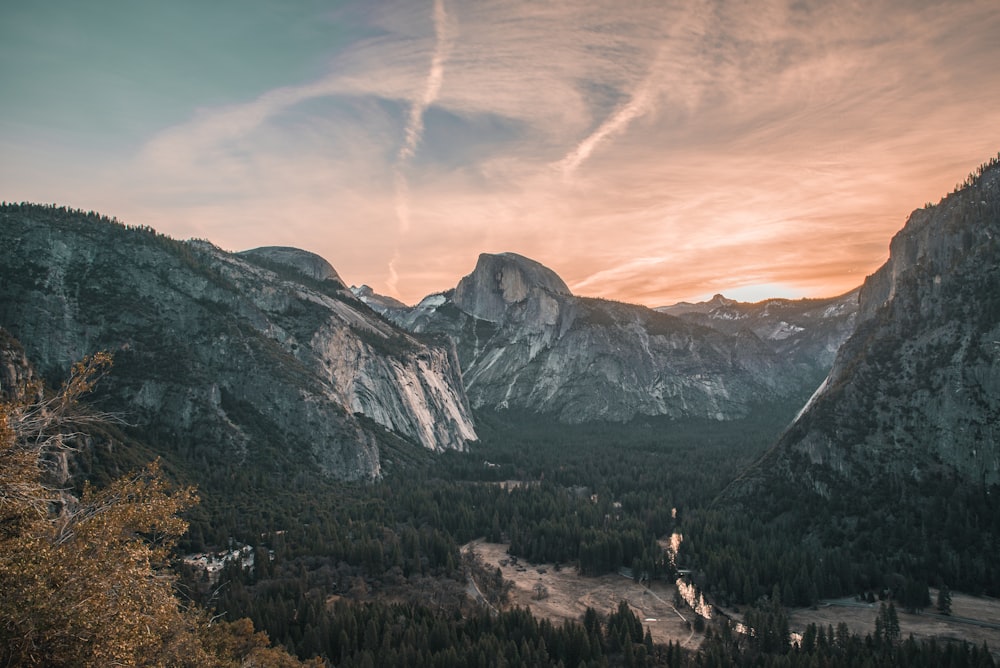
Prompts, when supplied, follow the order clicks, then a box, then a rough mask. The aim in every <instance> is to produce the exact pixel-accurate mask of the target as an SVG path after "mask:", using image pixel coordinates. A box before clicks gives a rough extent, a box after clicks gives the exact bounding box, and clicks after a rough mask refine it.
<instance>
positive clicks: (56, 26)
mask: <svg viewBox="0 0 1000 668" xmlns="http://www.w3.org/2000/svg"><path fill="white" fill-rule="evenodd" d="M0 18H2V20H0V54H2V57H0V83H2V84H3V87H4V91H5V93H4V96H3V97H2V99H0V152H2V154H3V155H4V159H3V160H2V161H0V199H4V200H7V201H36V202H53V203H56V204H60V205H66V206H70V207H74V208H81V209H93V210H97V211H100V212H101V213H104V214H107V215H113V216H116V217H118V218H119V219H121V220H123V221H125V222H127V223H129V224H134V225H150V226H152V227H154V228H156V229H157V230H158V231H160V232H163V233H165V234H169V235H171V236H173V237H176V238H188V237H200V238H206V239H208V240H210V241H212V242H213V243H215V244H217V245H219V246H221V247H223V248H226V249H228V250H244V249H248V248H253V247H256V246H266V245H283V246H296V247H299V248H303V249H305V250H309V251H312V252H314V253H317V254H319V255H321V256H323V257H324V258H326V259H327V260H328V261H329V262H330V263H331V264H332V265H333V266H334V267H335V268H336V269H337V271H338V272H339V273H340V274H341V276H342V277H343V278H344V279H345V281H347V282H348V283H349V284H350V283H353V284H357V285H361V284H368V285H370V286H371V287H372V288H373V289H374V290H375V291H376V292H379V293H382V294H387V295H390V296H393V297H396V298H399V299H400V300H402V301H404V302H406V303H409V304H412V303H415V302H416V301H418V300H419V299H420V298H422V297H423V296H425V295H427V294H431V293H433V292H437V291H442V290H446V289H448V288H451V287H454V285H455V284H456V283H457V282H458V280H459V279H460V278H461V277H462V276H463V275H465V274H468V273H469V272H470V271H472V269H473V267H474V266H475V261H476V258H477V257H478V254H479V253H481V252H504V251H512V252H516V253H519V254H521V255H524V256H526V257H530V258H532V259H534V260H536V261H538V262H540V263H542V264H544V265H545V266H547V267H549V268H551V269H552V270H553V271H555V272H556V273H557V274H559V275H560V276H561V277H562V278H563V279H564V280H565V281H566V283H567V284H568V285H569V287H570V289H571V290H572V291H573V292H574V293H575V294H580V295H585V296H593V297H605V298H610V299H617V300H621V301H627V302H632V303H639V304H644V305H647V306H653V307H655V306H663V305H668V304H673V303H676V302H680V301H691V302H694V301H700V300H704V299H708V298H710V297H711V296H712V295H713V294H715V293H723V294H725V295H726V296H727V297H730V298H735V299H740V300H741V301H757V300H759V299H763V298H767V297H790V298H797V297H831V296H835V295H839V294H843V293H845V292H847V291H849V290H851V289H853V288H856V287H858V286H860V285H861V283H862V282H863V280H864V278H865V276H867V275H868V274H870V273H872V272H873V271H874V270H875V269H877V268H878V267H879V266H880V265H881V264H882V263H883V262H884V261H885V259H886V257H887V256H888V246H889V241H890V239H891V237H892V235H893V234H895V233H896V232H897V231H898V230H899V229H900V228H901V227H902V226H903V224H904V222H905V220H906V217H907V216H908V215H909V213H910V212H911V211H912V210H913V209H916V208H919V207H921V206H922V205H923V204H924V203H925V202H928V201H930V202H937V201H938V200H939V199H940V198H941V197H942V196H943V195H945V194H947V193H948V192H950V191H951V190H952V188H953V187H954V185H955V184H956V183H959V182H961V181H962V180H963V179H964V178H965V175H966V174H968V173H969V172H970V171H972V170H973V169H975V168H976V167H977V166H978V165H979V164H980V163H982V162H984V161H986V160H988V159H989V158H991V157H992V156H995V155H996V154H997V150H998V148H1000V137H998V136H997V130H996V128H998V127H1000V73H998V71H997V69H996V63H997V62H1000V42H998V41H997V40H996V39H995V37H996V35H997V34H1000V9H998V8H997V6H996V3H995V2H994V1H993V0H969V1H959V0H954V1H951V2H942V3H912V2H907V1H904V0H885V1H883V2H876V3H869V4H863V5H862V4H856V3H811V2H798V1H791V0H789V1H787V2H786V1H780V0H771V1H768V2H764V3H754V4H753V5H752V6H748V5H746V4H744V3H737V2H728V1H726V0H718V1H708V0H705V1H703V2H694V3H690V2H668V3H657V2H634V3H627V4H625V5H622V3H610V2H608V3H579V4H577V3H559V4H538V3H526V2H523V1H517V0H495V1H492V0H491V1H486V0H484V1H482V2H462V3H459V2H455V1H454V0H428V1H427V2H410V1H405V0H398V1H395V2H391V1H378V2H357V1H345V2H325V1H323V0H315V1H312V2H309V3H306V4H301V5H298V6H297V7H295V8H294V9H293V8H291V7H290V6H289V5H287V4H286V3H279V2H275V1H273V0H251V1H249V2H240V3H234V2H220V3H213V4H212V5H211V6H203V5H202V4H200V3H199V4H195V3H191V2H186V1H180V2H176V3H169V4H167V5H164V4H162V3H145V2H126V1H124V0H114V1H112V0H105V1H102V2H97V3H90V4H86V5H81V4H78V3H69V2H65V1H61V2H54V3H45V4H38V3H34V4H29V5H24V6H19V7H11V6H7V7H4V8H3V9H0Z"/></svg>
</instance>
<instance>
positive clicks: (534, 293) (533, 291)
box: [454, 253, 572, 322]
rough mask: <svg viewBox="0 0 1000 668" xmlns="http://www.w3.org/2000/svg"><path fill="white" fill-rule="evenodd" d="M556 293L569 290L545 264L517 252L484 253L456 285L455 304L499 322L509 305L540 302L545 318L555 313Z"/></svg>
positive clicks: (561, 294) (567, 294)
mask: <svg viewBox="0 0 1000 668" xmlns="http://www.w3.org/2000/svg"><path fill="white" fill-rule="evenodd" d="M555 296H565V297H570V296H572V293H571V292H570V290H569V288H568V287H566V283H564V282H563V280H562V279H561V278H559V276H558V275H556V273H555V272H554V271H552V270H551V269H549V268H548V267H545V266H543V265H541V264H539V263H538V262H535V261H534V260H530V259H528V258H526V257H524V256H522V255H518V254H516V253H499V254H496V255H493V254H490V253H483V254H481V255H480V256H479V261H478V262H477V263H476V268H475V269H474V270H473V271H472V273H471V274H469V275H468V276H465V277H464V278H463V279H462V280H461V281H460V282H459V284H458V287H456V288H455V295H454V303H455V305H456V306H457V307H458V308H460V309H462V310H463V311H465V312H466V313H468V314H470V315H472V316H475V317H476V318H479V319H480V320H486V321H489V322H501V321H503V320H504V319H505V317H506V315H507V313H508V310H509V309H510V307H511V306H513V305H516V304H522V305H524V304H526V303H528V302H539V301H540V302H541V304H539V305H538V306H541V307H542V308H540V309H539V310H540V311H541V313H539V314H538V315H540V316H541V317H543V319H546V320H548V319H550V317H551V316H553V315H554V314H553V313H551V312H550V311H551V307H553V306H555V304H556V303H555V301H554V300H553V297H555ZM529 310H536V309H529ZM553 322H554V321H553Z"/></svg>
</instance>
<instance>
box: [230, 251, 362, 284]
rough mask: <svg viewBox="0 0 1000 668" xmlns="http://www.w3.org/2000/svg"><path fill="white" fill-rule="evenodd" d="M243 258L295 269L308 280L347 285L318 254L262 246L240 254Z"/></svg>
mask: <svg viewBox="0 0 1000 668" xmlns="http://www.w3.org/2000/svg"><path fill="white" fill-rule="evenodd" d="M238 255H240V256H241V257H244V258H247V259H250V260H251V261H253V260H258V261H260V260H263V261H264V262H265V263H268V264H279V265H283V266H285V267H289V268H291V269H294V270H295V271H297V272H298V273H300V274H302V275H303V276H305V277H306V278H311V279H313V280H316V281H328V280H329V281H336V282H338V283H340V284H341V285H346V284H345V283H344V280H343V279H342V278H341V277H340V275H339V274H338V273H337V270H336V269H334V268H333V266H332V265H331V264H330V263H329V262H327V261H326V260H324V259H323V258H322V257H320V256H319V255H316V253H310V252H309V251H305V250H302V249H300V248H292V247H290V246H261V247H260V248H252V249H250V250H245V251H243V252H241V253H238Z"/></svg>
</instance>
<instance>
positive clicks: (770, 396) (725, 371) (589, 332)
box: [383, 253, 854, 423]
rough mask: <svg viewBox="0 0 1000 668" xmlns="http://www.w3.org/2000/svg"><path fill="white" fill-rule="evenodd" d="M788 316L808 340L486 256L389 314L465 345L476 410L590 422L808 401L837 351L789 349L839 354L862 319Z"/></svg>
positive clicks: (819, 304)
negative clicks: (611, 296) (598, 295)
mask: <svg viewBox="0 0 1000 668" xmlns="http://www.w3.org/2000/svg"><path fill="white" fill-rule="evenodd" d="M765 308H766V307H765ZM784 310H786V309H783V307H781V306H780V305H778V304H777V303H775V304H774V305H773V306H772V307H771V309H770V311H769V313H773V314H775V315H773V317H772V316H771V315H768V316H766V317H764V316H761V317H759V318H758V320H759V321H760V322H765V320H767V319H768V318H770V319H771V320H776V321H777V319H779V315H780V314H783V313H784ZM787 310H789V313H794V315H788V316H787V319H790V320H791V321H794V322H801V323H803V326H802V327H801V332H805V331H806V330H807V327H808V330H809V332H808V334H802V335H801V336H796V337H794V338H792V337H791V334H790V335H789V336H788V337H784V338H782V336H781V335H780V333H777V332H771V336H764V337H763V338H762V336H760V335H758V334H756V333H755V332H754V331H752V329H751V328H749V327H747V326H742V325H741V326H739V327H735V328H731V329H722V328H718V327H712V326H707V325H708V324H709V323H707V322H697V321H695V319H694V318H693V317H691V318H688V317H684V318H682V317H677V316H675V315H671V314H670V313H663V312H658V311H655V310H652V309H648V308H645V307H642V306H636V305H631V304H623V303H618V302H612V301H607V300H602V299H593V298H586V297H578V296H575V295H573V294H572V293H571V291H570V290H569V288H568V287H567V286H566V283H565V282H564V281H563V280H562V279H561V278H560V277H559V276H558V275H556V274H555V273H554V272H553V271H552V270H550V269H548V268H546V267H544V266H542V265H541V264H539V263H537V262H535V261H533V260H530V259H528V258H525V257H523V256H521V255H517V254H515V253H501V254H482V255H480V256H479V259H478V261H477V264H476V267H475V269H474V270H473V271H472V273H470V274H469V275H467V276H465V277H464V278H462V279H461V281H460V282H459V284H458V285H457V286H456V287H455V289H454V290H450V291H447V292H444V293H440V294H435V295H430V296H428V297H426V298H424V299H423V300H422V301H421V302H420V303H419V304H417V305H416V306H415V307H413V308H412V309H404V310H400V309H384V310H383V312H384V313H385V315H386V317H389V318H391V319H393V320H394V321H395V322H397V323H398V324H399V325H401V326H402V327H404V328H407V329H409V330H410V331H413V332H419V333H423V334H435V335H439V336H442V335H443V336H447V337H448V338H450V339H451V340H453V341H454V342H455V344H456V347H457V350H458V356H459V360H460V362H461V367H462V375H463V378H464V380H465V387H466V392H467V394H468V396H469V399H470V401H471V403H472V405H473V406H474V407H475V408H485V409H490V410H505V409H514V410H525V411H530V412H533V413H538V414H543V415H548V416H551V417H554V418H556V419H558V420H560V421H563V422H567V423H580V422H587V421H594V420H609V421H618V422H622V421H628V420H631V419H633V418H635V417H637V416H668V417H670V418H689V417H690V418H707V419H714V420H733V419H739V418H742V417H745V416H747V415H748V414H749V413H750V411H752V410H754V409H755V408H757V407H760V406H764V405H770V406H774V405H779V404H780V405H789V404H795V403H798V404H799V405H801V403H803V402H804V401H805V400H806V398H807V397H808V396H809V395H810V394H811V392H812V391H813V390H814V389H815V387H816V386H817V385H818V384H819V382H820V381H821V380H822V378H823V377H824V376H825V374H826V373H827V371H828V369H829V364H830V362H832V352H828V353H827V354H826V357H823V356H822V355H821V356H819V359H813V357H811V356H810V355H789V354H788V350H789V349H791V347H792V346H793V344H794V343H796V342H803V343H802V346H803V347H806V344H805V343H804V342H805V341H807V340H808V341H812V342H813V343H812V344H810V345H820V344H816V343H815V342H821V347H823V349H824V350H825V349H826V348H827V347H833V348H834V349H835V347H836V346H837V345H838V344H839V341H840V340H842V339H843V338H844V337H846V335H847V333H848V331H849V329H850V326H851V325H852V323H853V320H852V318H853V315H852V314H853V312H854V305H853V303H852V301H851V299H850V298H844V299H842V300H825V301H816V302H810V303H809V304H808V305H807V306H804V307H795V308H791V309H787ZM782 317H783V316H782ZM768 322H770V320H768ZM801 332H799V333H801ZM810 337H812V338H811V339H810ZM789 338H792V341H788V339H789ZM775 341H782V343H781V344H780V345H775Z"/></svg>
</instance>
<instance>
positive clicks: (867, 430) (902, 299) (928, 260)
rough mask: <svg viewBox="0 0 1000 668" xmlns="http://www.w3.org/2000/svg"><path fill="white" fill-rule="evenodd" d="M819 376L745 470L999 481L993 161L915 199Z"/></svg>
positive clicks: (996, 181)
mask: <svg viewBox="0 0 1000 668" xmlns="http://www.w3.org/2000/svg"><path fill="white" fill-rule="evenodd" d="M858 320H859V322H858V326H857V329H856V331H855V332H854V334H853V335H852V336H851V337H850V338H849V339H848V340H847V341H846V342H845V344H844V345H843V346H842V348H841V350H840V352H839V354H838V355H837V358H836V362H835V363H834V365H833V368H832V370H831V372H830V374H829V377H828V378H827V380H826V381H825V382H824V384H823V386H822V387H821V389H820V390H819V391H817V393H816V395H815V396H814V397H813V398H812V400H811V401H810V403H809V405H808V407H807V408H806V410H804V411H803V412H802V413H801V414H800V416H799V418H798V420H797V422H796V424H795V425H794V426H793V428H792V429H791V430H790V431H789V432H788V433H787V434H786V435H785V437H784V438H783V439H782V440H781V442H780V443H779V444H778V446H777V447H776V448H775V449H774V450H773V451H772V452H771V453H769V456H768V457H767V458H766V459H765V460H764V461H763V462H761V464H760V466H759V467H757V469H756V470H755V471H754V474H753V475H751V476H747V480H748V481H754V480H756V481H758V482H759V481H760V480H765V479H768V478H773V477H775V476H779V477H782V478H787V479H793V480H799V481H803V482H804V484H805V485H807V486H808V487H809V488H811V489H812V490H814V491H816V492H818V493H820V494H823V495H829V494H831V493H832V492H833V491H836V490H837V489H838V488H839V487H842V486H848V487H850V486H852V485H857V484H858V483H859V482H866V481H870V480H873V479H875V480H879V479H881V480H886V479H901V480H907V479H908V480H916V481H919V480H922V479H924V478H926V477H928V476H938V475H957V476H958V477H959V478H960V479H966V480H968V481H970V482H977V483H982V482H985V483H987V484H990V483H997V482H1000V168H998V167H996V166H994V167H993V168H991V169H987V170H986V171H985V173H983V174H982V176H981V177H980V178H978V179H977V180H975V182H974V183H972V184H969V185H967V186H966V187H964V188H963V189H961V190H960V191H958V192H956V193H953V194H951V195H949V196H948V197H946V198H944V199H943V200H942V201H941V202H940V203H939V204H937V205H936V206H931V207H928V208H924V209H920V210H918V211H915V212H914V213H913V214H912V215H911V216H910V218H909V220H908V221H907V223H906V225H905V227H904V228H903V229H902V230H901V231H900V232H899V233H898V234H897V235H896V236H895V237H894V238H893V239H892V243H891V244H890V257H889V260H888V261H887V262H886V263H885V265H883V266H882V267H881V268H880V269H879V270H878V271H876V272H875V273H874V274H873V275H872V276H870V277H868V279H867V280H866V281H865V284H864V286H863V287H862V289H861V293H860V312H859V319H858Z"/></svg>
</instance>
